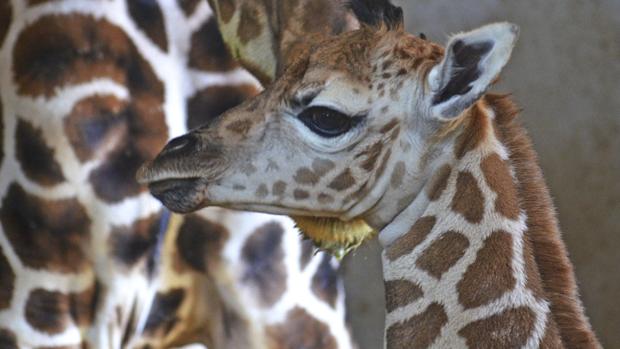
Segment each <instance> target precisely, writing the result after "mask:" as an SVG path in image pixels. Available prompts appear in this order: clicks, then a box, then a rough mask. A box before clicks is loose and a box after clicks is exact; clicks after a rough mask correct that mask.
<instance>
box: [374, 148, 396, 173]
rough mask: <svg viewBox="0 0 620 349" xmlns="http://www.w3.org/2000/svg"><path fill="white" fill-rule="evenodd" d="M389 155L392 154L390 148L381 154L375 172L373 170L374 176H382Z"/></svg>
mask: <svg viewBox="0 0 620 349" xmlns="http://www.w3.org/2000/svg"><path fill="white" fill-rule="evenodd" d="M390 156H392V149H388V150H386V152H385V154H383V158H382V159H381V162H380V163H379V167H377V172H375V178H380V177H381V176H383V173H384V172H385V169H386V167H387V163H388V160H390Z"/></svg>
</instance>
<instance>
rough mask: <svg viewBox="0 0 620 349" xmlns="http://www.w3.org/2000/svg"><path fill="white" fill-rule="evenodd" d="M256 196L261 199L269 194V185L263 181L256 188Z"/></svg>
mask: <svg viewBox="0 0 620 349" xmlns="http://www.w3.org/2000/svg"><path fill="white" fill-rule="evenodd" d="M255 194H256V197H257V198H259V199H263V198H265V197H267V195H269V189H267V185H266V184H265V183H261V184H260V185H259V186H258V188H256V193H255Z"/></svg>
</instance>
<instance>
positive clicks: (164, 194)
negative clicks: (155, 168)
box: [149, 178, 207, 213]
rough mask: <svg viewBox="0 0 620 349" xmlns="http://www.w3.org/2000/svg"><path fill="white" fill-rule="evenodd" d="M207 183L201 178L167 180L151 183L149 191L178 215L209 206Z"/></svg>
mask: <svg viewBox="0 0 620 349" xmlns="http://www.w3.org/2000/svg"><path fill="white" fill-rule="evenodd" d="M205 189H206V183H205V182H204V181H202V180H200V179H199V178H175V179H165V180H161V181H155V182H151V183H149V190H150V192H151V195H153V196H154V197H155V198H157V200H159V201H161V203H162V204H164V206H166V207H167V208H168V209H170V210H171V211H173V212H176V213H191V212H194V211H197V210H199V209H201V208H203V207H205V206H207V200H206V195H205Z"/></svg>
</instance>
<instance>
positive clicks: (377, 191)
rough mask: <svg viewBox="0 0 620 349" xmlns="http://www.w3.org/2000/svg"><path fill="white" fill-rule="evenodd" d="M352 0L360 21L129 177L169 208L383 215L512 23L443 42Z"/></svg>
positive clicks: (453, 118) (398, 204) (499, 64)
mask: <svg viewBox="0 0 620 349" xmlns="http://www.w3.org/2000/svg"><path fill="white" fill-rule="evenodd" d="M352 8H353V11H354V12H355V14H356V15H357V18H358V19H359V20H360V22H362V23H363V25H362V27H361V28H360V29H358V30H355V31H351V32H346V33H343V34H340V35H337V36H332V37H315V38H314V40H313V41H312V42H308V43H307V45H306V46H305V47H303V49H302V48H300V49H299V50H298V54H297V55H296V57H295V59H292V60H291V63H290V64H289V65H288V67H287V68H286V69H285V70H284V73H283V74H282V76H280V77H279V78H278V79H277V80H276V81H275V82H274V83H273V84H272V85H271V86H270V87H269V88H268V89H267V90H265V91H264V92H263V93H262V94H261V95H259V96H257V97H256V98H253V99H251V100H249V101H247V102H246V103H244V104H242V105H241V106H239V107H237V108H235V109H233V110H230V111H229V112H227V113H225V114H223V115H222V116H221V117H219V118H218V119H217V120H215V121H214V122H212V123H210V124H207V125H203V126H202V127H200V128H198V129H195V130H193V131H191V132H190V133H188V134H187V135H185V136H182V137H180V138H177V139H174V140H172V141H171V142H170V143H169V144H168V145H167V146H166V147H165V148H164V150H163V151H162V152H161V153H160V154H159V156H158V157H157V158H156V159H155V160H153V161H152V162H150V163H149V164H147V165H145V166H144V167H143V168H142V169H141V170H140V171H139V174H138V177H139V180H140V181H141V182H143V183H148V184H149V186H150V190H151V192H152V193H153V195H155V196H156V197H157V198H159V199H160V200H161V201H162V202H163V203H164V204H165V205H166V206H168V207H169V208H170V209H172V210H174V211H178V212H189V211H193V210H196V209H198V208H200V207H203V206H206V205H216V206H223V207H229V208H235V209H243V210H255V211H263V212H269V213H276V214H286V215H292V216H302V217H322V218H324V219H327V221H345V222H346V221H351V220H363V221H364V222H367V223H368V224H369V225H370V226H371V227H373V228H375V229H381V228H382V227H383V226H385V224H387V223H389V222H390V221H391V220H392V219H393V218H394V217H395V216H396V215H397V214H398V213H399V212H400V211H401V210H402V209H403V208H404V207H406V206H408V205H409V204H410V203H411V202H412V201H413V200H414V199H415V198H416V197H417V196H418V195H417V194H418V193H419V191H420V190H421V188H422V186H423V185H424V183H425V182H426V181H427V180H428V177H429V176H430V174H431V173H432V172H433V171H434V170H435V168H434V167H435V165H436V164H435V161H434V159H436V158H437V156H438V155H439V154H441V153H442V152H444V151H447V150H445V148H446V142H447V141H446V138H447V137H448V136H446V135H449V134H450V132H448V131H447V130H450V128H451V127H453V125H455V124H456V123H457V122H458V121H459V120H460V119H461V118H459V117H460V116H461V115H462V114H464V113H463V112H464V111H465V110H467V109H468V108H469V107H470V106H471V105H472V104H474V103H475V102H476V101H477V100H478V99H479V98H480V97H481V96H482V95H483V94H484V93H485V91H486V90H487V88H488V87H489V86H490V85H491V84H492V82H493V81H494V80H495V79H496V77H497V76H498V74H499V73H500V71H501V69H502V68H503V67H504V65H505V64H506V63H507V61H508V59H509V56H510V54H511V51H512V48H513V45H514V43H515V40H516V38H517V35H518V28H517V27H516V26H515V25H513V24H508V23H496V24H491V25H487V26H484V27H481V28H479V29H476V30H474V31H471V32H466V33H460V34H457V35H455V36H453V37H452V38H451V39H450V41H449V42H448V44H447V47H446V48H445V49H444V48H442V47H441V46H440V45H437V44H434V43H431V42H429V41H426V40H425V39H422V38H418V37H415V36H413V35H410V34H408V33H406V32H405V31H404V30H403V22H402V11H400V9H399V8H396V7H394V6H392V5H391V4H390V3H389V2H388V1H381V2H375V1H354V2H353V4H352ZM404 183H406V185H403V184H404Z"/></svg>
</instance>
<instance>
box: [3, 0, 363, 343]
mask: <svg viewBox="0 0 620 349" xmlns="http://www.w3.org/2000/svg"><path fill="white" fill-rule="evenodd" d="M235 3H237V4H240V5H241V2H231V1H224V2H222V5H221V6H220V5H219V3H218V2H215V1H214V2H212V4H214V5H216V6H220V8H227V9H229V10H230V9H231V8H230V5H231V4H233V5H234V4H235ZM266 5H267V3H266V2H265V3H264V4H263V5H261V6H266ZM271 5H272V7H270V8H269V10H270V11H271V12H267V8H265V7H259V6H251V4H250V5H242V6H239V7H233V8H232V12H231V13H232V14H233V16H242V17H243V16H246V17H247V15H248V13H247V12H246V11H252V13H251V14H252V15H254V16H253V17H251V18H249V19H247V18H246V19H243V20H241V21H237V22H235V23H236V24H237V27H238V35H240V38H239V40H240V44H239V45H241V46H243V45H256V42H257V41H261V42H262V43H263V44H264V47H270V50H268V51H269V52H270V53H269V54H268V55H265V52H263V55H256V56H248V57H246V55H249V54H250V51H243V52H238V53H237V56H238V57H239V58H242V59H243V60H244V63H245V64H246V65H247V66H252V67H254V66H257V67H260V69H256V73H257V74H260V77H261V80H262V81H263V82H264V83H268V82H269V80H270V79H273V77H274V76H275V72H276V68H275V66H276V65H277V64H278V62H279V60H280V59H284V57H285V56H286V55H285V54H281V53H280V51H281V48H284V47H286V45H285V44H283V43H280V42H277V43H278V45H275V41H274V44H273V45H271V44H269V42H267V41H269V40H273V38H276V37H281V36H282V35H283V33H286V32H294V33H297V32H296V31H294V30H293V31H291V30H289V27H291V23H293V22H294V21H295V20H294V18H293V17H295V16H297V17H296V18H297V19H298V20H299V22H300V23H304V21H308V20H310V19H309V17H308V16H309V15H311V16H314V15H315V13H312V14H309V13H307V12H304V11H303V9H304V8H308V7H312V5H314V6H319V7H322V8H323V9H324V10H325V11H327V14H326V15H325V16H322V17H321V18H320V19H319V22H317V20H316V19H312V21H313V23H315V24H320V25H318V26H316V27H315V29H314V30H316V31H324V30H327V31H330V32H331V31H332V30H333V31H340V30H343V29H344V28H345V19H344V16H345V14H344V12H343V11H342V10H340V9H339V7H338V5H337V3H331V2H326V1H315V0H308V1H300V2H298V3H297V4H296V5H295V6H289V4H288V3H287V4H283V3H280V2H273V3H271ZM226 6H229V7H226ZM276 15H277V16H278V26H274V25H267V21H271V20H274V19H273V18H272V16H276ZM235 18H237V17H235ZM284 19H287V20H288V22H287V21H285V20H284ZM257 20H258V21H259V22H257ZM293 29H294V28H293ZM250 30H251V33H250V34H251V35H245V34H244V33H246V32H248V31H250ZM254 34H260V35H254ZM236 35H237V32H229V33H227V35H226V39H227V40H234V39H235V37H236ZM289 38H290V36H289ZM294 41H295V40H293V42H294ZM268 44H269V45H268ZM265 60H266V61H265ZM0 76H1V77H2V79H1V80H0V115H1V118H0V223H1V224H0V347H2V348H14V347H20V348H26V347H85V346H90V347H96V348H119V347H142V346H150V347H169V346H171V345H183V344H187V343H202V344H206V345H208V346H209V347H210V348H265V347H274V346H275V347H282V346H284V347H299V346H302V345H305V346H308V347H316V348H319V347H320V348H322V347H334V348H349V347H350V346H351V342H350V338H349V334H348V332H347V330H346V328H345V324H344V303H343V292H342V287H341V284H340V281H339V278H338V275H337V274H336V264H335V263H334V261H333V260H332V259H330V258H328V257H326V256H325V255H323V254H318V255H315V256H313V254H312V247H311V245H310V244H309V243H304V244H301V243H300V242H299V240H298V236H297V235H298V233H297V230H296V229H294V227H293V223H292V222H291V221H290V220H288V219H286V218H283V217H273V216H268V215H262V214H254V213H242V212H232V211H227V210H219V209H210V210H205V211H203V212H201V213H199V214H196V215H192V216H187V217H180V216H173V217H172V218H170V219H168V215H167V214H166V213H165V212H163V211H162V207H161V205H159V203H157V202H156V201H155V200H153V199H152V198H150V196H149V195H148V193H146V192H145V188H143V187H141V186H139V185H138V184H137V183H136V182H135V180H134V172H135V170H136V169H137V167H138V166H139V165H140V163H141V162H143V161H144V160H145V159H148V158H151V157H152V156H154V155H155V153H156V151H157V149H158V148H160V147H161V146H162V145H163V144H164V143H165V142H166V140H167V139H168V137H171V136H175V135H179V134H182V133H184V132H186V131H187V129H189V128H192V127H193V126H195V125H198V124H200V123H204V122H207V121H208V120H211V119H213V118H215V117H216V116H217V115H218V114H220V113H221V112H223V111H224V110H226V109H228V108H229V107H231V106H233V105H235V104H237V103H239V102H240V101H241V100H243V99H245V98H246V97H248V96H251V95H254V94H256V93H257V92H258V91H259V85H258V83H257V82H256V80H255V79H254V78H253V77H252V76H251V75H250V74H248V73H247V72H246V71H245V70H243V69H241V68H240V67H239V65H238V64H237V63H236V62H235V61H234V60H233V59H232V58H231V56H230V55H229V54H228V52H227V50H226V48H225V46H224V43H223V41H222V38H221V37H220V34H219V31H218V24H217V20H216V18H215V16H214V15H213V13H212V11H211V8H210V6H209V5H207V3H206V2H201V1H184V0H183V1H177V2H174V1H159V2H157V1H123V0H113V1H109V0H105V1H103V0H102V1H71V0H66V1H23V0H10V1H9V0H1V1H0ZM186 115H187V116H186ZM165 230H168V233H167V234H166V235H165V236H163V232H164V231H165ZM162 240H163V247H162V246H161V245H162ZM327 323H329V324H330V326H327V325H326V324H327ZM300 327H303V328H306V331H303V332H302V331H299V328H300Z"/></svg>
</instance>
